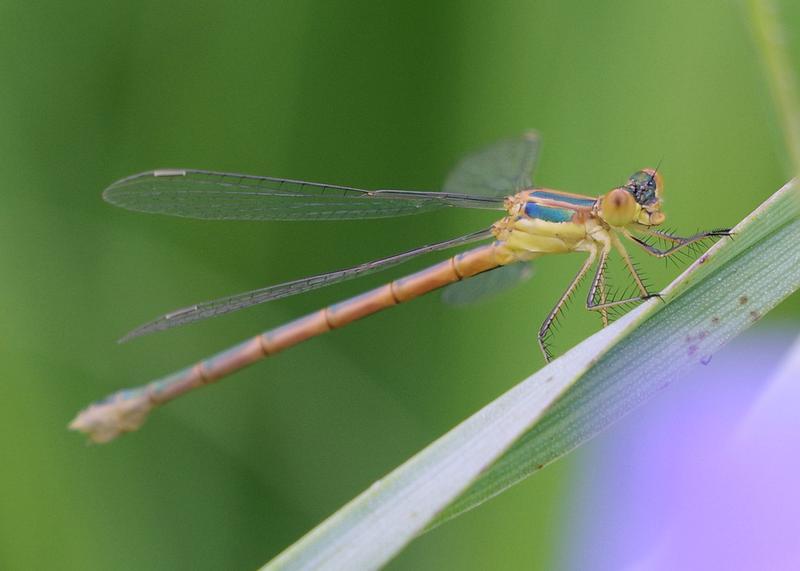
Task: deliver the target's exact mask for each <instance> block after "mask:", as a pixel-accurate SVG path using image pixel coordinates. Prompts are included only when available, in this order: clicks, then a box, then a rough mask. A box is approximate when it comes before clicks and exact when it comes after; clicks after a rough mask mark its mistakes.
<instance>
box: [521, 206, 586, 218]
mask: <svg viewBox="0 0 800 571" xmlns="http://www.w3.org/2000/svg"><path fill="white" fill-rule="evenodd" d="M525 214H527V215H528V216H530V217H531V218H538V219H539V220H544V221H546V222H569V221H570V220H572V215H573V214H575V212H574V211H573V210H566V209H564V208H555V207H553V206H542V205H541V204H536V203H535V202H528V203H527V204H526V205H525Z"/></svg>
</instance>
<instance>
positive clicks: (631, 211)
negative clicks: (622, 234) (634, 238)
mask: <svg viewBox="0 0 800 571" xmlns="http://www.w3.org/2000/svg"><path fill="white" fill-rule="evenodd" d="M636 210H637V208H636V200H635V197H634V195H633V193H631V191H630V188H628V187H619V188H615V189H614V190H612V191H611V192H609V193H608V194H606V195H605V196H604V197H603V199H602V201H601V202H600V211H601V216H602V217H603V220H605V221H606V222H607V223H608V224H610V225H611V226H627V225H628V224H630V223H631V222H633V221H634V219H635V218H636Z"/></svg>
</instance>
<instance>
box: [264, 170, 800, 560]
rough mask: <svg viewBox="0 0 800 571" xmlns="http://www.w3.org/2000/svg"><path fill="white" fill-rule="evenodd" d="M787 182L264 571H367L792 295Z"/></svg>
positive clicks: (791, 211)
mask: <svg viewBox="0 0 800 571" xmlns="http://www.w3.org/2000/svg"><path fill="white" fill-rule="evenodd" d="M799 188H800V187H798V185H797V184H796V183H795V182H794V181H792V182H790V183H788V184H787V185H786V186H784V187H783V188H782V189H781V190H780V191H778V192H777V193H776V194H775V195H773V196H772V197H771V198H770V199H769V200H767V201H766V202H765V203H764V204H763V205H762V206H761V207H759V208H758V209H757V210H756V211H755V212H754V213H752V214H751V215H750V216H748V217H747V219H745V220H744V221H743V222H742V223H741V224H739V225H738V226H737V228H736V229H735V232H736V236H735V239H733V240H730V239H726V240H723V241H722V242H720V243H718V244H716V245H715V246H714V247H713V248H711V250H709V251H708V252H707V253H706V254H704V255H703V256H701V258H700V259H699V260H697V262H695V263H694V264H693V265H692V266H691V267H690V268H689V269H687V270H686V271H685V272H684V273H683V274H682V275H681V276H680V277H679V278H677V279H676V280H675V281H674V282H673V283H672V284H671V285H670V286H669V287H668V288H667V289H666V290H665V292H664V302H666V303H663V302H661V301H658V300H652V301H650V302H647V303H645V304H643V305H642V306H640V307H639V308H637V309H635V310H634V311H632V312H630V313H629V314H627V315H626V316H624V317H623V318H622V319H620V320H619V321H617V322H616V323H614V324H613V325H611V326H610V327H608V328H606V329H604V330H603V331H600V332H599V333H597V334H595V335H593V336H592V337H590V338H589V339H587V340H586V341H584V342H583V343H581V344H580V345H578V346H576V347H575V348H574V349H572V350H571V351H569V352H568V353H567V354H565V355H564V356H563V357H561V358H560V359H557V360H556V361H554V362H553V363H551V364H550V365H548V366H547V367H545V368H543V369H541V370H540V371H538V372H537V373H535V374H534V375H532V376H531V377H529V378H528V379H526V380H525V381H523V382H521V383H520V384H518V385H516V386H515V387H514V388H512V389H511V390H510V391H508V392H507V393H505V394H504V395H502V396H501V397H499V398H498V399H497V400H495V401H494V402H492V403H490V404H489V405H487V406H486V407H484V408H483V409H481V410H480V411H478V412H477V413H476V414H474V415H473V416H472V417H470V418H468V419H467V420H465V421H464V422H463V423H461V424H460V425H458V426H457V427H455V428H454V429H452V430H451V431H450V432H448V433H447V434H445V435H444V436H442V437H441V438H440V439H439V440H437V441H436V442H434V443H433V444H431V445H430V446H428V447H427V448H425V449H424V450H423V451H421V452H419V453H418V454H417V455H415V456H414V457H412V458H411V459H410V460H408V461H407V462H406V463H405V464H403V465H402V466H400V467H399V468H397V469H395V470H394V471H393V472H392V473H391V474H389V475H388V476H386V477H385V478H383V479H382V480H380V481H378V482H376V483H375V484H373V485H372V486H371V487H370V488H369V489H368V490H366V491H365V492H363V493H362V494H361V495H359V496H358V497H357V498H355V499H354V500H352V501H351V502H350V503H348V504H347V505H345V506H344V507H343V508H341V509H340V510H339V511H338V512H336V513H335V514H334V515H333V516H331V517H330V518H329V519H327V520H326V521H324V522H323V523H322V524H320V525H319V526H317V527H316V528H315V529H313V530H312V531H311V532H309V533H308V534H307V535H306V536H305V537H303V538H302V539H300V540H299V541H298V542H297V543H295V544H294V545H292V546H291V547H289V548H288V549H287V550H286V551H284V552H283V553H282V554H280V555H279V556H278V557H277V558H276V559H274V560H273V561H272V562H270V563H269V564H267V565H266V566H265V567H264V569H267V570H272V569H307V568H314V569H356V568H357V569H373V568H378V567H380V566H382V565H383V564H385V563H386V562H387V561H389V560H390V559H391V558H392V557H394V555H396V554H397V553H398V552H399V551H400V550H401V549H402V548H403V546H404V545H406V544H407V543H408V542H410V541H411V540H412V539H413V538H414V537H415V536H417V535H419V534H420V533H422V532H424V531H425V530H426V529H429V528H430V527H432V526H435V525H438V524H440V523H442V522H443V521H445V520H447V519H449V518H452V517H455V516H457V515H458V514H460V513H463V512H464V511H466V510H468V509H471V508H473V507H475V506H477V505H479V504H480V503H482V502H483V501H485V500H487V499H488V498H491V497H492V496H494V495H496V494H498V493H500V492H502V491H503V490H504V489H506V488H508V487H509V486H511V485H513V484H514V483H516V482H518V481H520V480H522V479H523V478H525V477H527V476H529V475H530V474H532V473H533V472H535V471H536V470H538V469H540V468H541V467H543V466H544V465H546V464H547V463H549V462H552V461H553V460H555V459H557V458H558V457H560V456H562V455H564V454H566V453H567V452H569V451H570V450H572V449H573V448H575V447H576V446H578V445H580V444H581V443H583V442H585V441H586V440H588V439H589V438H591V437H592V436H594V435H596V434H597V433H598V432H600V431H601V430H603V429H604V428H606V427H607V426H609V425H610V424H611V423H613V422H614V421H615V420H617V419H619V418H620V417H621V416H622V415H624V414H625V413H627V412H629V411H630V410H631V409H633V408H634V407H635V406H637V405H639V404H641V403H642V402H644V401H645V400H646V399H647V398H649V397H650V396H652V395H653V394H654V393H656V392H657V391H658V390H660V389H662V388H663V387H664V386H666V385H667V384H669V383H670V382H672V381H674V380H676V379H678V378H680V376H681V374H682V372H683V371H685V370H686V369H687V368H688V367H690V366H693V365H694V364H696V363H698V362H701V363H707V362H708V360H709V359H710V357H711V355H712V354H713V352H714V351H716V350H717V349H719V348H720V347H721V346H722V345H723V344H724V343H725V342H727V341H728V340H730V339H731V338H732V337H734V336H735V335H736V334H738V333H740V332H741V331H743V330H744V329H746V328H747V327H749V326H750V325H751V324H752V323H754V322H755V321H757V320H758V319H759V318H760V317H761V316H763V315H764V314H765V313H766V312H767V311H769V310H770V309H771V308H772V307H774V306H775V305H776V304H777V303H779V302H780V301H781V300H782V299H784V298H785V297H786V296H788V295H789V294H790V293H792V292H793V291H795V290H796V289H798V287H800V248H798V246H797V244H800V198H799V195H800V189H799Z"/></svg>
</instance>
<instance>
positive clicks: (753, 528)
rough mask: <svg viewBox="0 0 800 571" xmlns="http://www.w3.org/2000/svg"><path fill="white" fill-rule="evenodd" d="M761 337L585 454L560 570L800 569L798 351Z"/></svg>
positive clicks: (740, 345) (719, 358) (730, 350)
mask: <svg viewBox="0 0 800 571" xmlns="http://www.w3.org/2000/svg"><path fill="white" fill-rule="evenodd" d="M795 338H796V332H794V331H793V332H790V331H788V330H784V331H780V330H771V331H770V330H764V329H761V330H760V331H751V332H750V333H749V334H747V335H744V336H742V337H740V338H739V339H737V340H736V341H734V342H732V343H731V344H730V345H729V346H728V347H726V348H725V349H724V350H723V351H721V352H720V353H719V354H717V355H715V356H714V358H713V360H712V361H711V362H710V363H709V364H708V365H707V366H705V367H703V366H698V367H697V368H696V369H693V370H692V371H691V373H690V374H689V375H687V377H686V378H685V379H682V380H681V382H678V383H675V384H674V385H671V386H670V387H669V388H668V389H665V391H664V393H663V395H661V396H659V397H658V398H656V399H654V400H653V401H652V402H651V403H648V404H647V405H646V406H644V407H642V408H640V409H639V410H637V411H636V412H635V413H634V414H632V415H630V416H628V417H627V418H626V419H624V420H623V421H622V422H621V423H619V424H618V425H617V426H615V427H614V428H612V429H611V430H609V431H608V432H606V433H605V434H603V435H602V436H600V437H599V438H598V439H596V440H595V441H594V442H593V443H592V444H591V445H590V446H588V447H585V448H584V449H583V450H582V451H580V452H579V454H580V457H579V458H578V464H579V465H582V466H583V469H582V470H580V469H579V472H578V473H579V475H578V476H577V481H576V482H575V486H574V487H575V493H574V494H573V496H572V497H573V500H572V506H571V509H570V515H569V516H568V517H567V518H566V525H567V529H565V530H563V531H564V534H563V537H564V544H563V555H562V559H561V560H562V562H563V565H562V566H561V568H565V569H580V570H606V569H609V570H610V569H614V570H617V569H636V570H650V569H652V570H661V569H664V570H667V569H669V570H675V569H681V570H687V569H725V570H739V569H743V570H745V569H746V570H751V569H759V570H760V569H770V570H773V569H800V526H799V525H798V520H799V519H800V487H798V480H799V479H798V474H800V414H798V409H800V342H795Z"/></svg>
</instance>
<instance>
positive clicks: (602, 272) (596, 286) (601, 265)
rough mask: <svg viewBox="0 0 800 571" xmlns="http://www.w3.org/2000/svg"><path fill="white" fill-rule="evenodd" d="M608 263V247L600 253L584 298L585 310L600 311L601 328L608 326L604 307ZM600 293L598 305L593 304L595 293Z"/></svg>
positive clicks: (606, 307) (606, 311)
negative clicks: (587, 293)
mask: <svg viewBox="0 0 800 571" xmlns="http://www.w3.org/2000/svg"><path fill="white" fill-rule="evenodd" d="M607 261H608V247H607V246H606V247H604V248H603V250H602V251H601V252H600V259H599V260H598V261H597V269H596V270H595V272H594V279H592V285H591V287H589V295H588V296H587V298H586V309H589V310H598V311H600V318H601V319H602V320H603V327H606V326H608V306H606V262H607ZM598 292H599V293H600V303H599V304H597V303H595V298H596V297H597V293H598Z"/></svg>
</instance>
